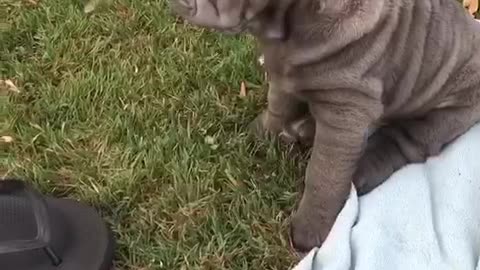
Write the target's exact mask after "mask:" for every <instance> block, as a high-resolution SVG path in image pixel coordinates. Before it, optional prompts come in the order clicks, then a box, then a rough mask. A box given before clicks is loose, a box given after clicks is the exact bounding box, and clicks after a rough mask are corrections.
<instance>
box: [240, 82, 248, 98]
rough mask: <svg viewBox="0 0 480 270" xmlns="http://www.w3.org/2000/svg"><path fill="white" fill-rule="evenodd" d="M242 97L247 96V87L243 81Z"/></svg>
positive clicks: (241, 87) (241, 85)
mask: <svg viewBox="0 0 480 270" xmlns="http://www.w3.org/2000/svg"><path fill="white" fill-rule="evenodd" d="M240 96H241V97H246V96H247V85H246V84H245V82H243V81H242V83H241V84H240Z"/></svg>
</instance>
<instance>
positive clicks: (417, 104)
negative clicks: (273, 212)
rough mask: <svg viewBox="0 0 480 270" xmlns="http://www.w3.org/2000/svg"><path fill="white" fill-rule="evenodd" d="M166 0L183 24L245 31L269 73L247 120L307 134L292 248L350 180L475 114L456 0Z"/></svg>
mask: <svg viewBox="0 0 480 270" xmlns="http://www.w3.org/2000/svg"><path fill="white" fill-rule="evenodd" d="M171 1H172V3H173V7H174V10H175V11H176V12H177V13H178V14H179V15H180V16H182V17H184V18H185V19H186V20H187V21H190V22H191V23H193V24H196V25H199V26H203V27H208V28H213V29H217V30H220V31H222V32H227V33H240V32H244V31H245V32H249V33H251V34H253V35H254V36H255V37H256V39H257V41H258V43H259V45H260V47H261V49H262V52H263V54H264V55H265V67H266V70H267V71H268V73H269V77H270V78H269V83H270V88H269V93H268V108H267V109H266V110H265V111H264V112H263V113H262V114H261V115H260V116H259V117H258V118H257V119H256V120H255V121H254V124H253V125H254V126H255V127H256V128H257V131H261V133H262V134H277V135H279V134H284V135H285V134H287V135H289V136H287V137H291V138H292V137H293V138H294V139H300V140H301V139H304V138H306V140H307V141H308V140H309V139H308V138H310V137H311V140H312V141H311V143H312V144H313V145H312V154H311V157H310V160H309V163H308V167H307V170H306V176H305V191H304V194H303V196H302V199H301V201H300V204H299V207H298V209H297V211H296V212H295V213H294V215H293V217H292V224H291V237H292V242H293V245H294V247H295V248H296V249H297V250H299V251H308V250H310V249H311V248H313V247H315V246H320V245H321V243H322V242H323V241H324V240H325V238H326V237H327V235H328V233H329V231H330V229H331V227H332V225H333V223H334V221H335V219H336V217H337V215H338V213H339V212H340V210H341V209H342V207H343V205H344V203H345V201H346V199H347V197H348V196H349V192H350V188H351V183H352V182H353V183H354V184H355V186H356V188H357V189H358V192H359V194H365V193H367V192H369V191H371V190H372V189H374V188H375V187H377V186H378V185H379V184H381V183H382V182H383V181H385V179H387V178H388V177H389V176H390V175H391V174H392V173H393V172H394V171H396V170H398V169H399V168H401V167H403V166H405V165H406V164H409V163H415V162H422V161H425V160H426V158H427V157H428V156H433V155H437V154H438V153H439V152H440V151H441V150H442V148H443V147H444V146H445V145H446V144H448V143H450V142H451V141H452V140H454V139H455V138H457V137H458V136H459V135H461V134H463V133H464V132H465V131H467V130H468V129H469V128H470V127H472V126H473V125H474V124H475V123H477V122H478V121H479V120H480V24H478V23H477V22H475V21H474V20H473V19H472V18H471V17H470V16H468V15H467V14H466V12H465V11H464V10H463V8H462V7H461V5H460V4H459V3H457V2H455V1H454V0H420V1H418V0H171ZM299 119H300V120H299ZM376 127H378V129H377V131H376V132H374V134H373V135H372V136H370V134H371V133H372V130H374V129H375V128H376ZM392 196H395V194H392Z"/></svg>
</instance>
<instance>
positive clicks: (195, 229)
mask: <svg viewBox="0 0 480 270" xmlns="http://www.w3.org/2000/svg"><path fill="white" fill-rule="evenodd" d="M84 4H85V3H84V2H82V0H0V79H1V80H2V81H6V80H10V81H11V82H12V83H14V84H15V85H16V86H17V87H18V90H19V91H18V93H17V92H16V91H12V88H11V87H6V86H5V85H3V86H0V136H9V137H3V139H2V140H0V141H1V142H0V177H1V176H19V177H24V178H26V179H30V180H32V181H33V182H34V184H35V185H36V186H37V187H38V188H39V189H41V190H42V191H43V192H45V193H49V194H54V195H56V196H68V197H71V198H76V199H79V200H82V201H85V202H87V203H89V204H92V205H95V206H96V207H97V208H98V209H99V210H100V211H101V213H102V215H103V216H104V217H105V219H106V220H107V221H108V222H109V223H110V224H111V226H112V228H113V229H114V231H115V233H116V236H117V239H118V244H119V246H118V251H117V261H116V265H117V267H118V269H125V270H127V269H132V270H140V269H142V270H147V269H148V270H150V269H182V270H183V269H188V270H190V269H287V268H288V267H289V266H292V265H293V264H295V262H296V258H295V256H293V254H292V253H291V251H290V248H289V243H288V220H287V219H288V216H289V214H290V212H291V210H292V209H293V207H294V203H295V200H296V197H297V193H296V191H297V188H296V186H297V183H298V180H300V178H301V176H302V174H303V166H304V165H305V164H304V162H298V160H295V158H292V157H291V156H290V155H289V154H288V149H285V148H283V147H279V146H278V145H276V144H274V143H263V144H262V143H254V142H253V140H251V139H250V138H249V137H248V136H247V135H246V131H247V125H248V123H249V122H250V121H251V120H252V119H253V118H254V117H255V115H256V114H258V113H259V112H260V110H261V108H262V107H263V106H264V103H265V90H264V89H265V82H264V78H263V72H262V71H261V69H260V68H259V67H258V65H257V63H256V58H257V56H258V55H256V52H255V47H254V44H253V42H252V40H251V38H248V37H228V36H223V35H219V34H216V33H211V32H208V31H205V30H201V29H198V28H194V27H192V26H188V25H183V24H181V23H179V22H178V21H176V19H175V18H174V17H173V16H172V15H171V13H170V11H169V9H168V7H167V0H152V1H144V0H119V1H116V2H115V4H113V5H112V6H111V7H109V8H103V9H101V10H97V11H95V12H94V13H93V14H90V15H86V14H85V13H84V12H83V6H84ZM241 81H246V82H247V86H248V89H249V93H248V95H247V97H241V96H239V91H240V82H241ZM10 137H11V138H12V140H13V141H11V142H6V140H5V138H10ZM7 141H8V140H7ZM93 237H94V236H93Z"/></svg>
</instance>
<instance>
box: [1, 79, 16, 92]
mask: <svg viewBox="0 0 480 270" xmlns="http://www.w3.org/2000/svg"><path fill="white" fill-rule="evenodd" d="M0 92H14V93H20V90H19V89H18V87H17V86H16V85H15V84H14V83H13V82H12V81H11V80H0Z"/></svg>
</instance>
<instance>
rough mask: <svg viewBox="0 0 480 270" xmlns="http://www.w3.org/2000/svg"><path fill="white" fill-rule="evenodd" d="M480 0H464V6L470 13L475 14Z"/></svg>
mask: <svg viewBox="0 0 480 270" xmlns="http://www.w3.org/2000/svg"><path fill="white" fill-rule="evenodd" d="M478 1H479V0H463V6H464V7H465V8H466V9H467V10H468V13H470V14H471V15H472V16H474V15H475V13H477V11H478V7H479V3H478Z"/></svg>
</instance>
